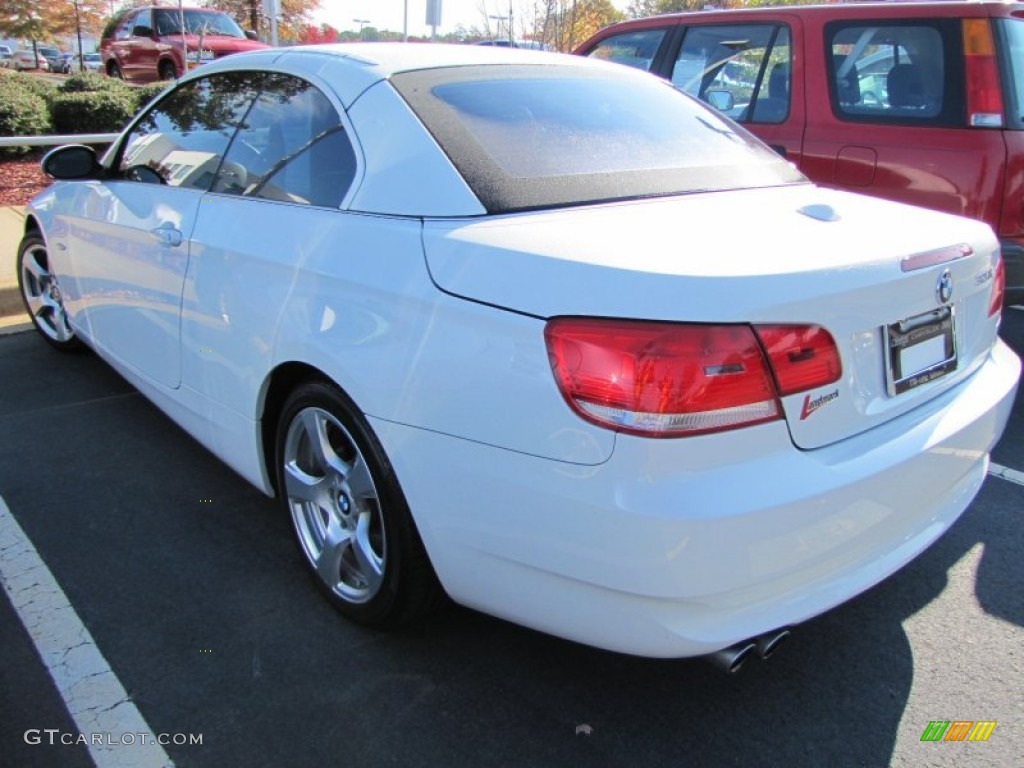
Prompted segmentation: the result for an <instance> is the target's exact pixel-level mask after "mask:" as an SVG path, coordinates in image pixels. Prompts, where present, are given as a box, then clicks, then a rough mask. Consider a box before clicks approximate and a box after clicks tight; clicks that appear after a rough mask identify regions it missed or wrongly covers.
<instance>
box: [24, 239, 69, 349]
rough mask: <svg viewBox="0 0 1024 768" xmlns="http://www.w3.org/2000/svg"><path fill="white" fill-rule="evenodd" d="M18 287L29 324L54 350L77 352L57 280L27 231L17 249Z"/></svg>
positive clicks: (41, 244)
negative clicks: (30, 319)
mask: <svg viewBox="0 0 1024 768" xmlns="http://www.w3.org/2000/svg"><path fill="white" fill-rule="evenodd" d="M18 288H19V289H20V291H21V300H22V302H24V304H25V310H26V311H27V312H28V314H29V317H30V318H32V323H33V324H34V325H35V327H36V328H37V329H38V330H39V332H40V333H41V334H42V335H43V338H44V339H46V341H48V342H49V343H50V344H51V345H53V346H54V347H56V348H58V349H66V350H71V349H78V348H79V347H80V345H81V342H80V341H79V340H78V339H77V338H76V337H75V332H74V330H72V328H71V325H70V324H69V323H68V316H67V313H66V312H65V311H64V299H63V297H62V296H61V292H60V286H59V285H58V283H57V277H56V275H54V274H53V272H52V270H51V269H50V259H49V255H48V254H47V251H46V243H45V242H44V241H43V239H42V237H40V236H39V234H38V233H36V232H30V233H29V234H27V235H26V236H25V237H24V239H23V240H22V241H21V245H20V246H19V247H18Z"/></svg>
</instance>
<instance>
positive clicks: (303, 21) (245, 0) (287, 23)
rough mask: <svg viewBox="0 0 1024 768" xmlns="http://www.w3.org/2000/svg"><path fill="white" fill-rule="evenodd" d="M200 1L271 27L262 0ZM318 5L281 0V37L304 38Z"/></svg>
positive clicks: (314, 0)
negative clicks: (264, 13)
mask: <svg viewBox="0 0 1024 768" xmlns="http://www.w3.org/2000/svg"><path fill="white" fill-rule="evenodd" d="M0 1H2V0H0ZM201 4H202V5H205V6H208V7H210V8H217V9H218V10H221V11H226V12H227V13H228V14H230V15H231V16H232V17H233V18H234V19H235V21H237V22H238V23H239V24H240V25H241V26H242V28H243V29H253V30H256V31H257V32H260V33H264V32H267V31H269V29H270V23H269V22H268V21H267V19H266V18H265V17H264V16H263V4H262V2H261V0H203V2H202V3H201ZM319 7H320V0H278V8H279V9H280V14H281V15H280V17H279V18H278V21H277V33H278V36H279V37H280V38H281V39H282V40H301V39H302V36H303V34H304V33H305V31H306V29H307V27H309V25H310V24H311V23H312V22H311V18H312V15H313V11H315V10H316V9H317V8H319Z"/></svg>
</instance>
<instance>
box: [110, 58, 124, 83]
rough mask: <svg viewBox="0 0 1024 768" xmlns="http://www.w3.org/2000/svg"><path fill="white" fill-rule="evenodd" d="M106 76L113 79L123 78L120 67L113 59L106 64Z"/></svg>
mask: <svg viewBox="0 0 1024 768" xmlns="http://www.w3.org/2000/svg"><path fill="white" fill-rule="evenodd" d="M107 77H112V78H114V79H115V80H124V75H123V74H122V73H121V68H120V67H119V66H117V64H116V63H115V62H113V61H112V62H110V63H109V64H107Z"/></svg>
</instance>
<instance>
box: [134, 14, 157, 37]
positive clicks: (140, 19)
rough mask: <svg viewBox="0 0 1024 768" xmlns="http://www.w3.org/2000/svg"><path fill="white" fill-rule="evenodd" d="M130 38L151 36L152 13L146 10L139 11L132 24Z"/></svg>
mask: <svg viewBox="0 0 1024 768" xmlns="http://www.w3.org/2000/svg"><path fill="white" fill-rule="evenodd" d="M131 33H132V37H149V36H150V35H152V34H153V12H152V11H150V10H149V9H148V8H146V9H143V10H141V11H139V13H138V14H137V15H136V16H135V21H133V22H132V31H131Z"/></svg>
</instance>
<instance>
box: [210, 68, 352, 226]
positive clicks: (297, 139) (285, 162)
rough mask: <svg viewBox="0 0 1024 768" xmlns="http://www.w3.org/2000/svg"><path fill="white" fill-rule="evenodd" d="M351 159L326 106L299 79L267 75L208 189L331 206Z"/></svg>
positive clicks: (347, 180) (347, 179)
mask: <svg viewBox="0 0 1024 768" xmlns="http://www.w3.org/2000/svg"><path fill="white" fill-rule="evenodd" d="M355 169H356V158H355V152H354V151H353V149H352V145H351V143H350V142H349V139H348V136H347V134H346V133H345V129H344V127H343V126H342V124H341V119H340V118H339V117H338V113H337V112H336V111H335V109H334V107H333V106H331V103H330V102H329V101H328V100H327V97H325V96H324V95H323V94H322V93H321V92H320V91H319V90H317V88H315V87H314V86H313V85H311V84H310V83H308V82H306V81H305V80H300V79H298V78H295V77H290V76H287V75H276V74H275V75H268V76H267V79H266V83H265V87H264V89H263V91H262V92H261V93H260V94H259V97H258V98H257V99H256V103H255V104H254V105H253V108H252V110H251V111H250V112H249V114H248V115H247V116H246V118H245V121H244V123H243V124H242V126H241V128H240V129H239V131H238V135H237V136H236V137H235V139H234V141H232V143H231V147H230V149H229V150H228V153H227V157H226V158H225V161H224V164H223V166H222V168H221V170H220V173H219V174H218V176H217V180H216V183H215V184H214V187H213V191H214V192H221V193H225V194H235V195H245V196H248V197H259V198H263V199H266V200H278V201H281V202H289V203H298V204H301V205H317V206H325V207H331V208H337V207H338V206H339V205H341V201H342V198H344V196H345V193H346V192H347V191H348V188H349V186H350V185H351V183H352V179H353V178H354V177H355Z"/></svg>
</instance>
